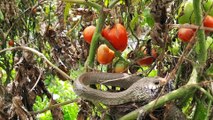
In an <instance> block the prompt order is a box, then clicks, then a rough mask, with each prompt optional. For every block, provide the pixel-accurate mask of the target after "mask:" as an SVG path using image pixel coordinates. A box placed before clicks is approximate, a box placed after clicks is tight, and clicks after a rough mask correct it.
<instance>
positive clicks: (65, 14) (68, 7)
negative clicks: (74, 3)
mask: <svg viewBox="0 0 213 120" xmlns="http://www.w3.org/2000/svg"><path fill="white" fill-rule="evenodd" d="M70 8H71V3H68V2H67V3H66V6H65V9H64V22H65V23H66V20H67V16H68V15H69V10H70Z"/></svg>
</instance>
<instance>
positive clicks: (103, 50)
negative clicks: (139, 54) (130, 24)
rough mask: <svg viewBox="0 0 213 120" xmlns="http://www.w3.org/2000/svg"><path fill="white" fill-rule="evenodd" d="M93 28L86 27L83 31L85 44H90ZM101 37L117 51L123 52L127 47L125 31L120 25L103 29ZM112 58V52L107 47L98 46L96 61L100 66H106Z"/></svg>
mask: <svg viewBox="0 0 213 120" xmlns="http://www.w3.org/2000/svg"><path fill="white" fill-rule="evenodd" d="M95 29H96V27H95V26H92V25H91V26H88V27H86V28H85V29H84V31H83V37H84V40H85V41H86V42H87V43H89V44H90V43H91V41H92V37H93V34H94V32H95ZM101 34H102V36H103V37H104V38H105V39H106V40H108V41H109V42H110V43H111V44H112V46H113V47H114V48H115V49H116V50H118V51H124V50H125V49H126V47H127V42H128V41H127V40H128V36H127V31H126V28H125V27H124V26H123V25H121V24H120V23H117V24H114V25H113V26H112V27H110V26H107V27H105V28H104V29H103V30H102V32H101ZM113 58H114V51H112V50H111V49H109V48H108V46H107V45H105V44H104V45H100V46H99V48H98V50H97V60H98V62H99V63H100V64H108V63H110V62H111V61H112V60H113Z"/></svg>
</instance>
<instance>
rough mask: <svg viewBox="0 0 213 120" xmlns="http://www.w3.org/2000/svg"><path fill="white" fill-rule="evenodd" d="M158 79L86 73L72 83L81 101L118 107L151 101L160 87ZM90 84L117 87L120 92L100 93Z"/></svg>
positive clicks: (118, 74)
mask: <svg viewBox="0 0 213 120" xmlns="http://www.w3.org/2000/svg"><path fill="white" fill-rule="evenodd" d="M162 83H163V82H162V78H160V77H152V78H151V77H150V78H149V77H144V78H141V77H140V76H136V75H128V74H126V73H96V72H87V73H83V74H82V75H80V77H79V78H78V79H77V80H75V82H74V92H75V93H76V94H77V95H78V96H80V97H81V98H83V99H86V100H89V101H93V102H94V101H95V102H102V103H103V104H106V105H120V104H125V103H129V102H149V101H151V100H153V99H154V98H155V97H156V96H157V94H158V93H159V90H160V88H161V86H162ZM92 84H101V85H109V86H119V87H121V88H124V89H125V90H124V91H121V92H109V91H101V90H97V89H94V88H91V87H90V85H92Z"/></svg>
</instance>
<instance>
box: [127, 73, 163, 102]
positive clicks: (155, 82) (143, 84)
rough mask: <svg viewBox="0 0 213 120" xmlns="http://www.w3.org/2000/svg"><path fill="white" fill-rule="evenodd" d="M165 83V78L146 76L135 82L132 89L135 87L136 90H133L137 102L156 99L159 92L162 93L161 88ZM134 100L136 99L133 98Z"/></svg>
mask: <svg viewBox="0 0 213 120" xmlns="http://www.w3.org/2000/svg"><path fill="white" fill-rule="evenodd" d="M163 85H165V79H164V78H161V77H154V78H153V77H152V78H151V77H150V78H149V77H145V78H142V79H140V80H138V81H137V82H135V83H134V84H133V85H132V86H131V87H130V89H133V88H134V92H132V94H133V95H132V96H133V97H134V98H133V99H135V100H136V101H135V102H139V101H144V102H149V101H151V100H153V99H155V98H156V97H157V96H158V94H160V90H161V88H162V87H163ZM133 101H134V100H133Z"/></svg>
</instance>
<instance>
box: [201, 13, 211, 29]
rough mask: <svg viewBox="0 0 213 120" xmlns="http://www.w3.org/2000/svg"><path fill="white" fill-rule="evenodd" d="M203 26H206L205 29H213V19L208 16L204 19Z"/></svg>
mask: <svg viewBox="0 0 213 120" xmlns="http://www.w3.org/2000/svg"><path fill="white" fill-rule="evenodd" d="M203 25H204V26H205V27H210V28H213V17H212V16H209V15H207V16H206V17H205V18H204V21H203Z"/></svg>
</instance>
